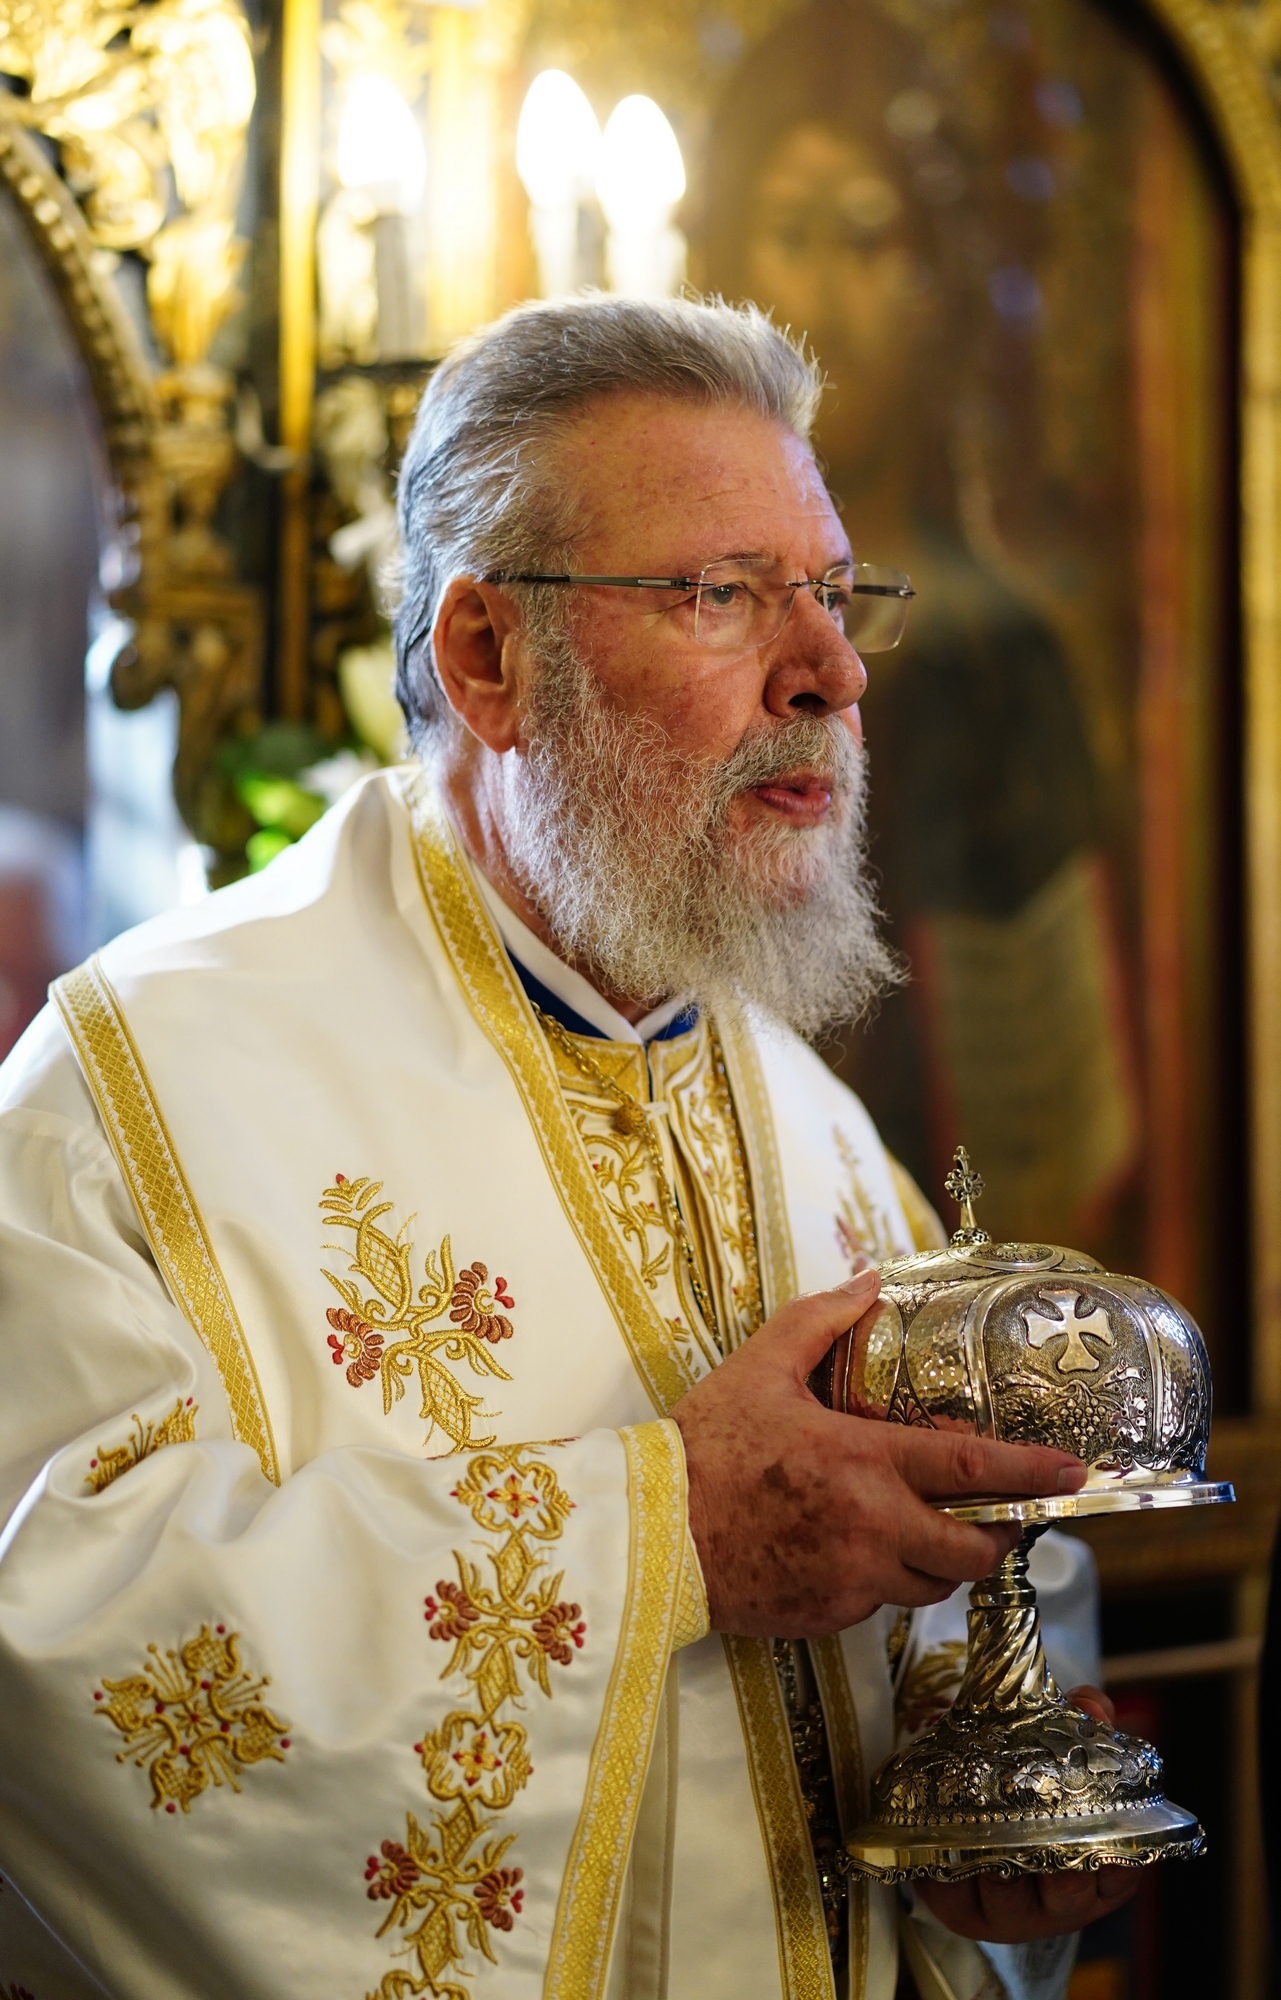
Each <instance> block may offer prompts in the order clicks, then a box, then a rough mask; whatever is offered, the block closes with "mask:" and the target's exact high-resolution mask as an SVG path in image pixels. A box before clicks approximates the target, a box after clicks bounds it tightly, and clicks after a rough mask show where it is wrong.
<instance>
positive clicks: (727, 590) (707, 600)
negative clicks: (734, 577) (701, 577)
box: [702, 583, 744, 611]
mask: <svg viewBox="0 0 1281 2000" xmlns="http://www.w3.org/2000/svg"><path fill="white" fill-rule="evenodd" d="M743 595H744V586H743V585H742V584H741V583H707V584H704V585H703V592H702V601H703V605H704V608H705V609H706V610H708V611H730V610H732V609H733V608H734V606H735V605H736V604H739V603H741V601H742V598H743Z"/></svg>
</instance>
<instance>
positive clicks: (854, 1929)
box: [809, 1633, 869, 2000]
mask: <svg viewBox="0 0 1281 2000" xmlns="http://www.w3.org/2000/svg"><path fill="white" fill-rule="evenodd" d="M809 1649H810V1661H811V1664H812V1665H813V1668H814V1678H815V1680H816V1681H817V1682H818V1698H819V1700H820V1702H821V1703H822V1705H823V1721H824V1723H825V1725H826V1728H827V1750H828V1756H829V1757H830V1759H831V1765H832V1778H833V1781H834V1783H835V1786H836V1810H837V1813H838V1814H839V1816H840V1822H841V1832H842V1833H844V1834H849V1833H852V1832H853V1831H854V1828H855V1827H856V1826H857V1825H858V1824H859V1822H860V1821H861V1820H862V1818H863V1816H864V1814H865V1812H866V1810H867V1807H866V1801H865V1797H864V1787H865V1774H864V1769H863V1743H862V1738H861V1737H860V1735H859V1728H858V1709H857V1708H856V1706H855V1703H854V1696H853V1693H852V1691H851V1688H850V1682H849V1675H848V1673H847V1672H846V1669H845V1655H844V1653H843V1652H842V1651H841V1642H840V1639H839V1638H838V1637H837V1636H836V1635H835V1634H834V1633H833V1634H832V1635H830V1636H829V1637H828V1638H825V1639H811V1640H810V1642H809ZM845 1888H846V1896H847V1898H848V1902H849V1919H850V1985H849V1991H850V2000H863V1996H864V1994H865V1992H866V1991H867V1961H868V1949H869V1932H868V1890H867V1882H866V1881H865V1879H864V1878H863V1877H862V1876H861V1875H848V1876H846V1878H845Z"/></svg>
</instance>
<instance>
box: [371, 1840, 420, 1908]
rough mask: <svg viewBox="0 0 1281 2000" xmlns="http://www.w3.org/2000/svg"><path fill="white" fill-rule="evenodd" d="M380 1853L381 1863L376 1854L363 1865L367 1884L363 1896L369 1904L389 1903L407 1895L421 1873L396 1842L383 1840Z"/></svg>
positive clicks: (409, 1855) (411, 1858) (412, 1859)
mask: <svg viewBox="0 0 1281 2000" xmlns="http://www.w3.org/2000/svg"><path fill="white" fill-rule="evenodd" d="M382 1853H383V1859H382V1861H381V1862H380V1861H379V1859H378V1856H377V1855H376V1854H371V1855H370V1857H369V1859H368V1861H367V1862H366V1863H365V1880H366V1882H368V1884H369V1887H368V1888H367V1889H366V1891H365V1894H366V1895H367V1896H368V1898H369V1900H370V1902H371V1903H376V1902H379V1901H383V1902H391V1901H392V1900H393V1899H394V1898H395V1897H397V1896H406V1895H408V1893H409V1891H410V1890H411V1889H412V1888H413V1886H414V1884H415V1882H417V1881H418V1879H419V1877H420V1876H421V1875H422V1872H423V1871H422V1869H421V1868H420V1867H419V1866H418V1863H417V1862H416V1861H415V1860H414V1858H413V1856H412V1855H411V1854H408V1853H406V1851H405V1849H404V1848H403V1847H402V1846H401V1845H400V1842H399V1841H398V1840H384V1842H383V1844H382Z"/></svg>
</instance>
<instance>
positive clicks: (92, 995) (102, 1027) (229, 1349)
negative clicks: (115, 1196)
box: [49, 957, 280, 1486]
mask: <svg viewBox="0 0 1281 2000" xmlns="http://www.w3.org/2000/svg"><path fill="white" fill-rule="evenodd" d="M49 990H50V993H51V994H52V996H53V999H54V1000H55V1001H56V1003H57V1005H58V1008H59V1010H60V1011H61V1014H62V1018H63V1020H64V1021H65V1022H66V1025H67V1032H68V1033H69V1034H70V1036H71V1039H72V1043H73V1045H74V1047H75V1050H76V1053H77V1055H78V1056H79V1057H80V1062H81V1066H82V1068H83V1069H84V1073H85V1077H86V1079H87V1081H88V1084H89V1087H90V1089H91V1090H92V1092H93V1094H94V1097H95V1099H96V1100H97V1104H98V1109H99V1111H100V1112H101V1114H102V1121H103V1124H104V1126H105V1127H106V1132H107V1137H108V1139H109V1140H110V1141H111V1147H112V1150H113V1152H114V1153H115V1156H116V1159H117V1161H118V1162H119V1165H120V1171H121V1173H122V1174H123V1175H124V1177H125V1180H126V1181H127V1183H128V1185H129V1191H130V1193H131V1194H132V1196H133V1199H134V1205H135V1207H136V1208H137V1211H138V1216H139V1219H140V1221H141V1222H142V1226H143V1229H144V1231H145V1233H146V1236H147V1240H148V1242H149V1243H150V1245H151V1249H152V1253H153V1255H154V1256H155V1259H156V1262H157V1264H158V1265H159V1267H160V1270H161V1272H162V1273H163V1275H164V1277H165V1280H166V1283H167V1284H168V1287H169V1290H170V1292H171V1294H172V1296H173V1300H174V1303H175V1305H176V1306H177V1307H178V1309H179V1311H180V1312H182V1313H183V1315H184V1316H185V1318H186V1319H187V1320H188V1321H189V1323H190V1325H191V1327H192V1328H193V1330H194V1332H195V1333H196V1335H197V1337H198V1338H199V1340H200V1341H201V1343H202V1344H203V1345H204V1346H205V1347H206V1348H207V1349H208V1350H209V1353H210V1354H211V1355H212V1356H213V1358H214V1361H215V1362H216V1363H217V1367H218V1373H219V1374H220V1375H221V1377H222V1385H223V1388H224V1389H225V1390H226V1393H227V1402H228V1404H229V1406H230V1409H231V1428H232V1433H233V1435H234V1436H235V1437H236V1438H237V1439H238V1440H239V1441H240V1442H241V1443H242V1444H249V1445H252V1446H253V1448H254V1450H255V1451H256V1452H257V1454H258V1458H259V1462H260V1463H261V1465H262V1469H263V1472H264V1474H265V1476H266V1477H267V1478H268V1479H270V1480H272V1481H274V1483H275V1484H276V1485H277V1486H279V1484H280V1468H279V1461H278V1459H277V1457H276V1443H275V1439H274V1438H273V1437H272V1434H271V1422H270V1419H269V1418H268V1415H267V1405H266V1402H265V1400H264V1397H263V1393H262V1388H261V1385H260V1383H259V1381H258V1373H257V1370H256V1369H255V1367H254V1363H253V1356H252V1354H251V1353H250V1351H249V1345H248V1342H247V1341H246V1339H245V1335H244V1329H243V1328H242V1326H241V1324H240V1320H239V1318H238V1317H237V1314H236V1308H235V1306H234V1304H233V1303H232V1298H231V1294H230V1292H229V1291H228V1289H227V1285H226V1281H225V1279H224V1278H223V1275H222V1271H221V1270H220V1268H219V1265H218V1259H217V1257H216V1256H215V1255H214V1249H213V1245H212V1243H211V1242H210V1240H209V1233H208V1231H207V1229H206V1228H205V1225H204V1221H203V1220H202V1218H201V1214H200V1210H199V1209H198V1208H197V1206H196V1199H195V1196H194V1195H193V1194H192V1192H191V1189H190V1187H189V1186H188V1183H187V1177H186V1175H185V1174H184V1173H183V1170H182V1165H181V1163H180V1161H179V1159H178V1155H177V1153H176V1152H175V1151H174V1145H173V1140H172V1139H171V1138H170V1136H169V1129H168V1127H167V1126H166V1124H165V1121H164V1116H163V1114H162V1112H161V1110H160V1106H159V1104H158V1103H157V1101H156V1096H155V1092H154V1091H153V1090H152V1088H151V1081H150V1078H149V1077H148V1075H147V1072H146V1070H145V1069H144V1067H143V1063H142V1057H141V1056H140V1055H139V1053H138V1050H137V1048H136V1047H135V1045H134V1040H133V1037H132V1035H131V1034H130V1032H129V1025H128V1023H127V1021H126V1020H125V1017H124V1014H123V1013H122V1011H121V1008H120V1003H119V1001H118V1000H117V999H116V996H115V994H114V993H113V992H112V990H111V985H110V982H109V981H108V979H107V976H106V974H105V972H104V971H103V969H102V966H101V964H100V962H99V960H98V959H97V958H96V957H95V958H91V959H90V960H89V961H88V962H87V964H85V965H81V966H78V967H77V969H76V970H75V971H74V972H68V973H65V974H64V975H63V977H62V978H61V979H56V980H55V981H54V983H53V985H52V987H51V988H50V989H49Z"/></svg>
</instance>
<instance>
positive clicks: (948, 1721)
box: [815, 1148, 1234, 1882]
mask: <svg viewBox="0 0 1281 2000" xmlns="http://www.w3.org/2000/svg"><path fill="white" fill-rule="evenodd" d="M946 1185H947V1188H948V1191H949V1193H951V1194H953V1195H954V1196H955V1197H956V1199H957V1201H958V1202H959V1203H960V1205H961V1226H960V1228H959V1229H958V1230H957V1231H956V1233H955V1235H954V1236H953V1238H952V1241H951V1243H950V1245H949V1246H948V1247H947V1249H945V1250H930V1251H925V1252H922V1253H921V1254H920V1255H918V1256H914V1257H898V1258H895V1259H893V1260H892V1261H891V1262H889V1263H886V1264H883V1265H882V1266H881V1295H880V1298H879V1300H878V1301H877V1303H876V1305H875V1306H874V1307H873V1308H872V1310H871V1311H870V1312H869V1313H867V1314H866V1315H865V1316H864V1318H863V1319H862V1320H860V1322H859V1324H858V1325H857V1326H856V1327H854V1328H852V1329H851V1330H850V1332H849V1333H848V1334H846V1335H844V1336H843V1337H842V1339H841V1340H840V1341H838V1342H837V1344H836V1347H835V1348H834V1349H833V1350H832V1353H831V1355H830V1356H829V1357H828V1360H827V1362H826V1364H825V1368H824V1371H823V1378H822V1379H820V1380H819V1381H817V1382H816V1383H815V1387H816V1389H817V1390H818V1392H819V1393H820V1394H821V1395H822V1397H823V1400H824V1401H826V1402H830V1403H831V1405H832V1407H833V1408H834V1409H837V1410H844V1411H847V1412H849V1413H850V1414H852V1415H855V1416H865V1417H878V1418H882V1419H885V1420H886V1421H888V1422H890V1423H899V1424H925V1425H929V1426H931V1427H932V1428H934V1429H936V1430H955V1431H964V1432H967V1433H969V1434H971V1435H978V1436H981V1437H991V1438H1004V1439H1008V1440H1011V1441H1016V1442H1020V1443H1028V1444H1045V1445H1057V1446H1059V1447H1060V1448H1062V1449H1063V1450H1065V1451H1072V1452H1075V1453H1076V1454H1077V1455H1078V1457H1080V1458H1083V1459H1084V1460H1085V1462H1086V1464H1087V1465H1088V1467H1089V1476H1088V1478H1087V1480H1086V1484H1085V1486H1084V1487H1083V1488H1082V1490H1081V1491H1080V1492H1079V1493H1074V1494H1062V1495H1058V1496H1055V1497H1052V1498H1046V1499H1033V1498H1029V1499H1026V1500H1008V1499H993V1500H982V1499H979V1500H971V1501H966V1502H964V1503H961V1502H948V1503H945V1504H944V1507H943V1511H945V1512H946V1513H948V1514H950V1515H952V1516H953V1518H954V1519H957V1520H962V1521H979V1522H997V1521H1004V1522H1017V1523H1022V1524H1023V1536H1022V1539H1021V1541H1020V1543H1019V1545H1018V1547H1017V1548H1016V1549H1015V1550H1014V1551H1013V1552H1012V1553H1011V1554H1010V1555H1009V1556H1007V1557H1006V1559H1005V1561H1004V1562H1003V1563H1002V1564H1001V1566H1000V1568H999V1569H997V1570H996V1571H994V1572H993V1574H992V1575H991V1576H988V1577H985V1578H983V1580H982V1581H981V1582H979V1583H976V1584H975V1585H974V1587H973V1589H972V1590H971V1592H970V1610H969V1620H968V1623H969V1646H968V1653H967V1660H966V1668H965V1675H964V1678H963V1680H962V1682H961V1686H960V1689H959V1691H958V1693H957V1696H956V1699H955V1701H954V1702H953V1704H952V1707H951V1708H950V1710H949V1711H948V1712H947V1714H945V1715H944V1716H942V1717H941V1718H940V1719H939V1721H938V1722H936V1723H935V1724H934V1725H933V1727H932V1728H930V1729H927V1730H926V1731H924V1733H923V1734H922V1735H920V1736H919V1737H917V1738H916V1739H915V1741H914V1742H912V1743H910V1744H908V1745H907V1746H906V1748H904V1749H902V1750H900V1751H898V1752H897V1753H896V1754H895V1755H894V1756H892V1757H890V1758H889V1759H888V1760H887V1761H886V1762H885V1763H884V1764H883V1765H882V1766H881V1768H880V1769H879V1771H877V1773H876V1775H875V1777H874V1778H873V1780H872V1787H871V1813H870V1817H869V1818H868V1820H867V1821H866V1822H865V1824H864V1825H862V1826H860V1827H858V1828H857V1829H856V1831H855V1832H854V1834H853V1835H852V1837H851V1838H850V1839H849V1841H848V1842H847V1848H848V1853H849V1865H850V1867H851V1868H852V1869H853V1870H854V1872H856V1873H858V1874H862V1875H868V1876H871V1877H873V1878H874V1879H875V1880H877V1881H881V1882H894V1881H900V1880H902V1879H904V1878H906V1877H909V1876H913V1875H928V1876H933V1877H934V1878H935V1879H936V1880H938V1881H957V1880H960V1879H961V1878H962V1877H963V1876H967V1875H974V1874H978V1873H980V1872H981V1871H984V1870H995V1871H998V1872H1000V1873H1001V1874H1003V1875H1011V1874H1013V1873H1015V1872H1016V1871H1018V1872H1025V1871H1035V1870H1041V1869H1059V1868H1074V1869H1087V1868H1088V1869H1097V1868H1102V1867H1105V1866H1108V1865H1112V1864H1115V1863H1118V1862H1119V1863H1122V1864H1128V1865H1130V1866H1139V1865H1141V1864H1143V1863H1145V1862H1149V1861H1156V1860H1159V1859H1162V1858H1164V1857H1170V1856H1176V1855H1192V1854H1196V1853H1199V1852H1200V1850H1201V1848H1202V1847H1203V1845H1204V1838H1205V1837H1204V1835H1203V1833H1202V1831H1201V1828H1200V1826H1199V1825H1198V1824H1197V1821H1196V1819H1195V1818H1194V1817H1193V1815H1192V1814H1191V1813H1189V1812H1185V1811H1184V1810H1183V1808H1182V1807H1181V1806H1176V1805H1172V1804H1171V1803H1170V1802H1169V1801H1168V1800H1167V1799H1166V1797H1165V1795H1164V1792H1163V1790H1162V1785H1161V1760H1160V1758H1159V1757H1158V1755H1157V1753H1156V1751H1155V1750H1154V1749H1153V1748H1152V1746H1151V1744H1149V1743H1145V1742H1143V1741H1142V1740H1141V1738H1139V1737H1137V1736H1128V1735H1125V1734H1123V1733H1122V1732H1121V1731H1120V1730H1115V1729H1110V1728H1109V1727H1108V1726H1107V1724H1106V1723H1103V1722H1099V1721H1096V1720H1095V1719H1094V1718H1093V1717H1091V1716H1088V1715H1084V1714H1082V1713H1081V1711H1080V1710H1079V1709H1075V1708H1070V1707H1069V1706H1068V1704H1067V1703H1066V1702H1065V1701H1064V1699H1063V1697H1062V1695H1061V1694H1060V1693H1059V1690H1058V1688H1057V1687H1056V1686H1055V1684H1054V1681H1053V1678H1052V1677H1051V1675H1050V1673H1049V1670H1048V1668H1047V1667H1046V1663H1045V1654H1044V1652H1043V1650H1042V1646H1041V1631H1040V1620H1039V1617H1038V1614H1037V1608H1036V1592H1035V1591H1034V1590H1033V1588H1032V1585H1031V1583H1030V1582H1029V1580H1028V1552H1029V1550H1030V1548H1031V1546H1032V1543H1033V1542H1034V1541H1035V1540H1036V1538H1037V1536H1038V1535H1040V1534H1042V1533H1044V1531H1045V1529H1046V1528H1047V1527H1048V1526H1049V1525H1050V1524H1051V1523H1052V1522H1054V1521H1062V1520H1066V1519H1072V1518H1077V1519H1079V1518H1081V1517H1082V1516H1085V1515H1092V1514H1115V1513H1128V1512H1132V1511H1137V1510H1139V1509H1154V1510H1155V1509H1159V1508H1169V1507H1204V1506H1208V1505H1212V1504H1214V1503H1215V1502H1219V1501H1225V1500H1231V1499H1233V1498H1234V1495H1233V1491H1232V1488H1231V1487H1230V1486H1227V1485H1220V1484H1214V1483H1213V1482H1210V1481H1208V1480H1207V1479H1206V1478H1205V1453H1206V1444H1207V1441H1208V1437H1209V1429H1210V1375H1209V1368H1208V1366H1207V1363H1206V1355H1205V1348H1204V1345H1203V1343H1202V1340H1201V1335H1200V1333H1199V1332H1198V1330H1197V1327H1196V1325H1195V1323H1194V1322H1193V1320H1192V1319H1191V1318H1190V1317H1189V1315H1188V1314H1187V1313H1186V1312H1185V1311H1184V1310H1183V1308H1182V1307H1181V1306H1180V1305H1178V1304H1176V1302H1175V1301H1174V1300H1173V1299H1172V1298H1170V1297H1169V1296H1168V1295H1167V1294H1166V1293H1165V1292H1162V1291H1159V1290H1158V1289H1157V1287H1156V1286H1155V1285H1150V1284H1147V1283H1145V1282H1144V1280H1142V1279H1140V1278H1127V1277H1120V1276H1117V1275H1115V1274H1113V1273H1112V1272H1110V1271H1105V1270H1104V1269H1103V1267H1102V1265H1100V1264H1098V1263H1096V1262H1095V1261H1094V1259H1093V1258H1092V1257H1085V1256H1082V1255H1080V1254H1079V1253H1078V1252H1076V1251H1073V1250H1063V1249H1058V1248H1056V1247H1054V1246H1053V1245H1050V1244H1042V1243H993V1242H992V1241H991V1239H990V1237H989V1236H988V1235H987V1234H986V1232H985V1231H984V1230H982V1229H980V1228H979V1227H978V1226H977V1225H976V1224H975V1221H974V1210H973V1205H972V1204H973V1201H974V1199H975V1198H976V1197H977V1196H978V1195H979V1194H981V1192H982V1188H983V1183H982V1181H981V1180H980V1179H979V1177H978V1175H977V1174H976V1173H975V1172H974V1171H973V1170H972V1168H971V1167H970V1164H969V1161H968V1159H967V1158H966V1155H965V1151H964V1148H958V1149H957V1154H956V1163H955V1166H954V1168H953V1171H952V1172H951V1173H950V1174H949V1175H948V1178H947V1182H946Z"/></svg>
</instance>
